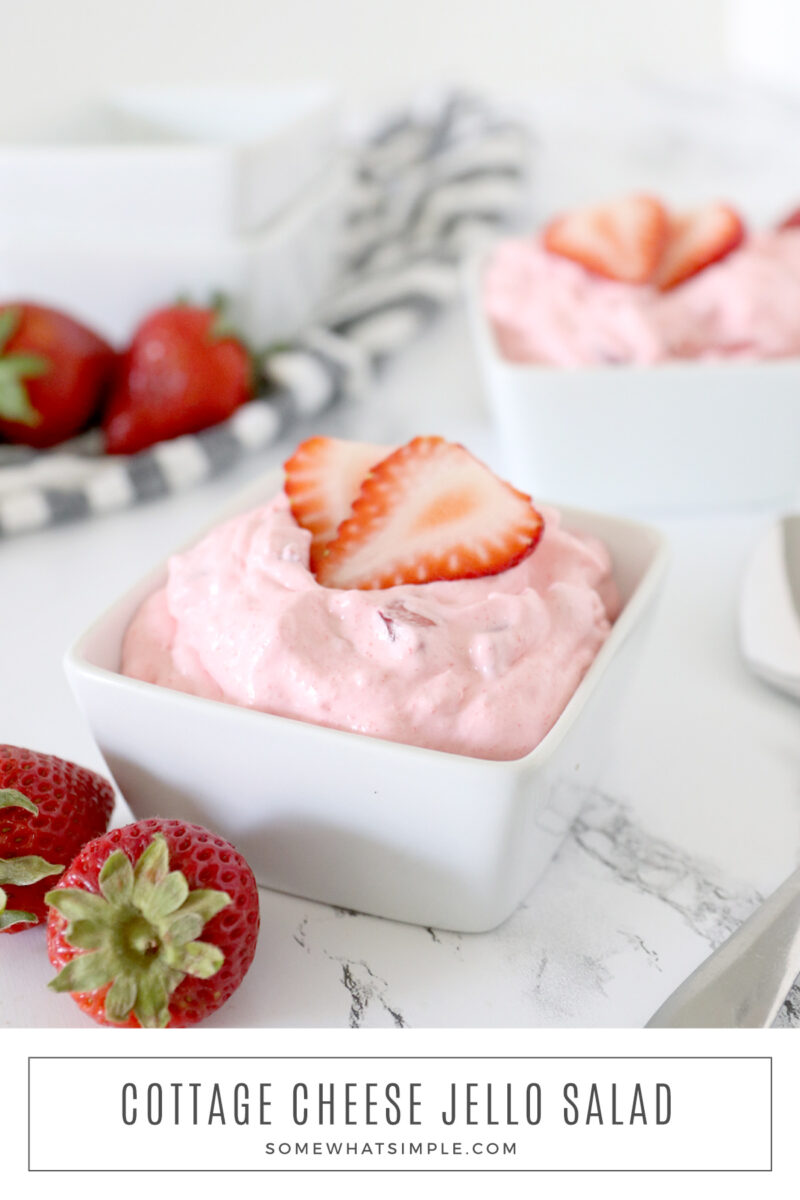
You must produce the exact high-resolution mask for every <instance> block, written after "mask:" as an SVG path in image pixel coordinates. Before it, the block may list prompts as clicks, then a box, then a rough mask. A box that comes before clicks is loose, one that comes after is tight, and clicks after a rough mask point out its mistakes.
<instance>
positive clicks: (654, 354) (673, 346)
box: [484, 229, 800, 367]
mask: <svg viewBox="0 0 800 1200" xmlns="http://www.w3.org/2000/svg"><path fill="white" fill-rule="evenodd" d="M484 303H485V306H486V311H487V313H488V316H489V319H490V321H491V323H492V326H493V328H494V331H495V335H496V338H497V342H498V345H499V347H500V350H501V352H502V353H503V354H504V356H505V357H506V358H508V359H511V361H513V362H531V363H546V364H550V365H553V366H559V367H577V366H584V365H590V364H595V363H658V362H665V361H668V360H670V359H720V358H737V359H762V358H782V357H786V356H789V355H794V354H800V230H798V229H788V230H783V231H776V232H771V233H761V234H757V235H754V236H751V237H749V238H748V239H747V241H746V242H744V243H743V244H742V246H741V247H740V248H739V249H738V250H734V251H733V253H732V254H729V255H728V257H727V258H725V259H723V260H722V261H721V262H718V263H715V264H713V265H712V266H710V267H707V268H706V269H705V270H704V271H701V272H700V273H699V274H698V275H695V276H693V277H692V278H691V279H688V280H687V281H686V282H685V283H682V284H679V285H678V286H677V287H675V288H673V289H672V290H670V291H667V292H659V291H658V290H657V289H656V288H653V287H651V286H650V285H648V284H639V285H636V284H629V283H616V282H614V281H613V280H608V279H603V278H601V277H600V276H598V275H594V274H592V273H591V272H590V271H587V270H585V269H584V268H583V267H582V266H580V265H579V264H578V263H574V262H571V261H570V260H569V259H567V258H562V257H560V256H559V255H557V254H551V253H549V252H548V251H547V250H545V249H544V248H543V246H542V245H541V243H540V242H538V241H537V240H535V239H533V238H528V239H522V238H520V239H513V240H510V241H506V242H503V243H502V244H501V245H500V246H499V247H498V248H497V250H496V251H495V252H494V254H493V256H492V258H491V261H490V262H489V265H488V267H487V270H486V274H485V277H484Z"/></svg>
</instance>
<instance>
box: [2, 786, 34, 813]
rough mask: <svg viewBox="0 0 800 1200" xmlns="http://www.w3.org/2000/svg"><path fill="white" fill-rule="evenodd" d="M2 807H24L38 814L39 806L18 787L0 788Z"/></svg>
mask: <svg viewBox="0 0 800 1200" xmlns="http://www.w3.org/2000/svg"><path fill="white" fill-rule="evenodd" d="M0 808H24V809H25V811H26V812H29V813H32V814H33V816H34V817H35V816H37V815H38V812H39V808H38V806H37V805H36V804H34V803H33V801H32V800H29V799H28V797H27V796H23V794H22V792H18V791H17V789H16V788H0Z"/></svg>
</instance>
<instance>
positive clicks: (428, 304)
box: [0, 93, 531, 537]
mask: <svg viewBox="0 0 800 1200" xmlns="http://www.w3.org/2000/svg"><path fill="white" fill-rule="evenodd" d="M530 140H531V139H530V133H529V132H528V130H527V129H526V128H525V127H524V126H523V125H521V124H519V123H517V122H516V121H514V120H513V119H511V118H509V117H508V116H504V115H502V114H500V113H498V112H497V111H496V110H495V109H494V108H493V107H492V106H491V105H490V104H487V103H486V102H485V101H484V100H482V99H480V98H479V97H475V96H472V95H467V94H461V93H459V94H454V95H450V96H448V97H447V98H446V99H445V100H444V101H441V100H440V101H439V102H437V103H425V102H423V103H421V104H419V105H417V106H415V107H413V108H410V109H408V110H407V111H404V112H402V113H400V114H395V115H394V116H393V117H392V118H391V119H389V120H386V121H384V122H383V123H382V124H381V125H380V126H379V127H378V128H377V129H376V130H374V131H373V132H372V133H371V134H370V135H369V136H368V137H366V138H365V139H364V141H363V144H362V147H361V149H360V151H359V153H358V155H357V159H356V171H355V179H354V184H353V193H352V198H351V202H350V206H349V212H348V216H347V219H346V226H345V230H344V237H345V247H344V256H343V269H342V273H341V276H340V278H339V280H338V285H337V287H336V291H335V295H334V296H333V297H332V298H331V300H330V302H329V303H328V304H326V305H325V306H324V307H323V309H322V311H321V312H320V314H319V318H318V322H317V324H316V325H315V326H314V328H312V329H308V330H307V331H306V332H305V333H304V334H303V335H302V336H300V337H298V338H296V339H294V340H293V342H292V343H291V345H288V346H282V347H280V348H277V349H273V350H272V351H269V352H268V353H267V354H266V355H265V356H264V359H263V362H262V366H263V375H264V379H265V380H266V381H267V384H266V387H265V390H264V394H263V395H260V396H259V397H257V398H256V399H254V400H251V401H250V402H248V403H247V404H245V405H244V406H243V407H242V408H240V409H239V410H238V411H237V412H236V413H235V414H234V415H233V416H232V417H231V418H230V419H229V420H227V421H225V422H224V423H222V424H220V425H215V426H214V427H213V428H210V429H206V430H204V431H202V432H201V433H198V434H194V435H191V436H186V437H180V438H176V439H174V440H173V441H168V442H161V443H160V444H159V445H157V446H154V447H152V448H151V449H148V450H143V451H141V452H140V453H139V454H135V455H131V456H130V457H128V458H116V457H112V456H106V455H103V454H102V452H101V442H100V435H99V433H98V432H97V431H92V432H90V433H88V434H86V435H84V436H83V437H81V438H77V439H75V440H74V441H72V442H70V443H68V444H65V445H63V446H60V447H58V448H57V449H56V450H52V451H47V452H38V453H37V452H35V451H31V450H28V449H26V448H25V447H19V446H0V537H3V536H8V535H10V534H16V533H22V532H27V531H32V530H35V529H42V528H45V527H47V526H50V525H55V524H60V523H62V522H66V521H71V520H75V519H77V518H81V517H88V516H93V515H97V514H101V513H105V512H111V511H115V510H118V509H121V508H127V507H130V506H132V505H135V504H139V503H141V502H143V501H145V500H151V499H154V498H157V497H159V496H164V495H168V494H170V493H172V492H176V491H179V490H182V489H184V488H188V487H190V486H193V485H195V484H197V483H199V482H201V481H202V480H204V479H209V478H210V477H212V476H214V475H218V474H220V473H221V472H222V471H224V470H226V469H227V468H228V467H230V466H231V465H232V464H233V463H235V462H236V461H237V460H238V459H240V458H241V457H242V456H243V455H244V454H248V453H252V452H254V451H257V450H260V449H262V448H264V447H265V446H268V445H270V444H271V443H272V442H274V441H276V440H277V439H278V438H279V437H281V436H282V435H283V434H284V433H285V432H286V430H287V429H288V428H289V427H290V426H291V425H292V424H293V423H299V422H301V421H302V420H304V419H305V420H306V421H307V420H308V419H309V418H313V417H314V416H315V415H317V414H319V413H321V412H322V411H323V410H324V409H326V408H328V407H330V406H331V405H332V404H334V403H336V402H337V401H339V400H341V399H342V398H343V397H345V396H347V395H348V394H352V393H354V392H356V391H358V390H360V389H363V388H364V387H365V385H366V384H368V382H369V379H370V376H371V375H372V374H373V373H374V372H375V371H377V370H379V369H380V368H381V366H382V365H383V363H385V362H386V361H388V360H389V359H391V358H392V356H393V355H394V354H396V353H397V352H398V351H399V350H401V349H402V347H403V346H404V345H405V344H406V343H407V342H409V341H410V340H411V339H412V338H413V337H414V336H415V335H416V334H417V333H419V332H420V331H421V330H422V329H423V328H424V327H425V326H426V325H427V324H428V323H429V322H430V321H431V320H432V318H433V317H435V315H436V314H437V313H438V312H439V311H441V310H442V309H443V308H444V307H445V306H446V305H448V304H449V303H450V302H451V300H452V299H453V298H454V296H455V295H456V292H457V289H458V275H459V266H460V263H461V261H462V259H463V257H464V255H465V254H466V253H467V252H469V251H471V250H472V249H473V248H474V247H475V245H476V242H477V241H478V239H485V238H486V236H487V231H491V230H493V229H496V228H497V227H498V226H499V225H502V224H504V223H506V222H507V221H508V220H509V219H510V218H512V217H513V216H514V215H515V214H516V213H517V212H518V211H519V210H520V208H521V206H522V202H523V200H524V196H525V186H526V181H527V168H528V161H529V146H530Z"/></svg>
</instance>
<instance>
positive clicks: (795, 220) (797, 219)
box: [778, 208, 800, 229]
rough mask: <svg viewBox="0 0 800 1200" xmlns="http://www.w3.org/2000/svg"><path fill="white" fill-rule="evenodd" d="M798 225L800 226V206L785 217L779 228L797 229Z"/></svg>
mask: <svg viewBox="0 0 800 1200" xmlns="http://www.w3.org/2000/svg"><path fill="white" fill-rule="evenodd" d="M798 226H800V208H795V209H793V210H792V211H791V212H790V213H789V215H788V216H787V217H784V218H783V220H782V221H781V223H780V225H779V226H778V229H797V228H798Z"/></svg>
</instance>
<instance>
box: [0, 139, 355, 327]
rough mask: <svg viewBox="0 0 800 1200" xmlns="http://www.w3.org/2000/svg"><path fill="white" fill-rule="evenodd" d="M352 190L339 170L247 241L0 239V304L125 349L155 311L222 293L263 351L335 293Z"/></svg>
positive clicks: (333, 168)
mask: <svg viewBox="0 0 800 1200" xmlns="http://www.w3.org/2000/svg"><path fill="white" fill-rule="evenodd" d="M349 187H350V168H349V164H348V163H347V162H345V161H337V162H336V163H334V164H332V165H330V166H329V167H327V168H326V169H325V170H324V171H323V172H322V173H321V174H320V175H319V176H317V177H316V178H314V180H313V181H312V183H311V185H310V186H308V187H307V188H306V189H305V191H304V192H303V193H302V195H300V196H298V197H297V199H296V201H295V203H294V204H293V205H292V206H291V208H290V209H289V210H288V211H287V212H285V213H284V214H283V216H281V217H280V218H278V219H276V220H274V221H272V222H271V223H270V224H269V225H267V227H266V228H265V229H264V230H260V231H259V232H257V233H250V234H246V235H244V234H237V235H233V234H232V235H227V236H202V237H197V236H185V237H182V238H167V237H164V236H163V235H160V234H159V235H158V236H150V237H145V236H132V235H131V236H127V237H124V238H122V237H120V238H112V239H110V238H108V237H107V236H106V235H105V234H104V233H102V231H98V232H97V233H96V234H95V235H91V236H90V235H89V234H88V233H87V234H81V235H80V236H77V235H76V236H73V237H71V238H69V239H67V240H60V239H55V240H54V239H53V237H52V236H50V237H44V236H43V237H39V238H9V237H7V236H6V232H5V231H3V230H0V295H3V296H11V297H13V296H23V297H24V298H25V299H26V300H34V301H39V302H41V303H43V304H49V305H54V306H56V307H61V308H64V309H66V310H67V312H70V313H72V314H74V315H75V316H76V317H78V318H80V319H82V320H84V321H86V322H87V323H88V324H90V325H91V326H93V327H94V328H96V329H97V330H98V331H99V332H100V333H102V334H104V336H105V337H107V338H108V339H109V340H110V341H112V342H116V343H119V344H123V343H124V342H125V341H126V340H127V339H128V338H129V337H130V335H131V334H132V333H133V330H134V329H135V328H136V326H137V325H138V324H139V323H140V321H142V319H143V318H144V317H145V316H146V315H147V314H148V313H150V312H151V311H152V310H153V309H155V308H160V307H162V306H163V305H168V304H172V303H174V302H175V301H176V299H177V298H178V297H179V296H185V297H186V298H187V299H189V300H190V301H193V302H195V303H199V304H206V303H208V302H209V300H210V298H211V296H212V295H213V294H214V293H215V292H221V293H223V294H224V295H225V296H226V297H227V298H228V299H229V301H230V304H231V317H232V319H233V320H234V322H235V324H236V325H237V327H238V329H239V330H240V331H241V332H242V333H243V334H244V336H245V337H246V338H248V339H249V340H250V341H251V343H252V345H253V346H254V348H255V349H256V350H261V349H264V348H265V347H266V346H268V345H269V344H270V342H274V341H279V340H282V339H284V338H287V337H290V336H291V335H292V334H294V333H296V332H297V330H298V329H300V328H302V326H303V325H304V324H305V323H306V322H308V321H309V320H310V319H311V318H312V317H313V314H314V311H315V309H316V308H317V307H318V305H319V304H320V303H321V302H322V301H323V299H325V297H326V296H327V295H328V293H329V292H330V290H331V289H332V287H333V285H334V282H335V279H336V274H337V271H338V268H339V258H340V251H341V233H342V225H343V221H344V213H345V207H346V204H347V198H348V193H349Z"/></svg>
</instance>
